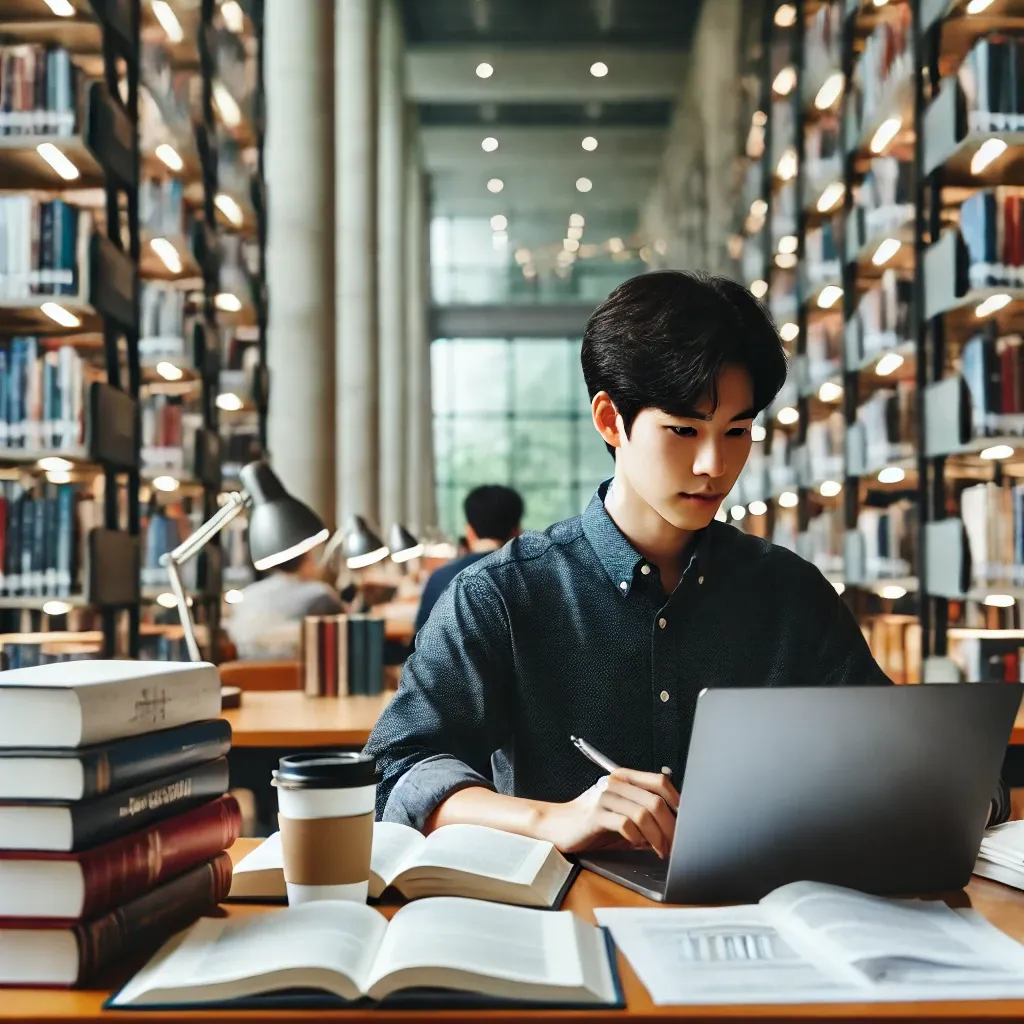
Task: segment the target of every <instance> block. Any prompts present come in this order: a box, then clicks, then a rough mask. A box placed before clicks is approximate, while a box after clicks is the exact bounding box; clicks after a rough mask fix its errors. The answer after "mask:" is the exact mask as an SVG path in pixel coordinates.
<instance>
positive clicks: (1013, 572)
mask: <svg viewBox="0 0 1024 1024" xmlns="http://www.w3.org/2000/svg"><path fill="white" fill-rule="evenodd" d="M960 518H961V520H962V521H963V524H964V532H965V533H966V534H967V545H968V550H969V551H970V557H971V571H970V577H971V579H972V580H973V581H974V582H975V583H976V584H981V585H986V584H989V585H991V584H995V585H999V584H1002V585H1005V586H1006V587H1008V588H1014V587H1021V586H1024V484H1019V483H1017V484H1011V485H1007V486H1000V485H998V484H995V483H992V482H991V481H990V482H986V483H981V484H975V485H973V486H971V487H965V488H964V489H963V491H961V493H960Z"/></svg>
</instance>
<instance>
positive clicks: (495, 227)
mask: <svg viewBox="0 0 1024 1024" xmlns="http://www.w3.org/2000/svg"><path fill="white" fill-rule="evenodd" d="M507 227H508V217H506V216H505V215H504V214H503V213H496V214H495V215H494V216H493V217H492V218H491V230H492V231H504V230H505V228H507Z"/></svg>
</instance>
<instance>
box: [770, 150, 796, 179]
mask: <svg viewBox="0 0 1024 1024" xmlns="http://www.w3.org/2000/svg"><path fill="white" fill-rule="evenodd" d="M775 173H776V174H778V176H779V177H780V178H781V179H782V180H783V181H791V180H792V179H793V178H795V177H796V150H795V149H793V147H792V146H790V147H789V149H787V150H786V151H785V152H784V153H783V154H782V156H780V157H779V163H778V166H777V167H776V168H775Z"/></svg>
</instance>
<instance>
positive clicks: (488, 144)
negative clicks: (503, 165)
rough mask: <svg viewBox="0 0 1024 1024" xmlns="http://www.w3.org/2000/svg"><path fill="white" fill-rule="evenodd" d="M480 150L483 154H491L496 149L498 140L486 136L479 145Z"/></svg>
mask: <svg viewBox="0 0 1024 1024" xmlns="http://www.w3.org/2000/svg"><path fill="white" fill-rule="evenodd" d="M480 148H481V149H482V150H483V151H484V152H485V153H493V152H494V151H495V150H496V149H497V148H498V140H497V139H496V138H495V137H494V136H493V135H488V136H487V138H486V139H484V140H483V142H481V143H480Z"/></svg>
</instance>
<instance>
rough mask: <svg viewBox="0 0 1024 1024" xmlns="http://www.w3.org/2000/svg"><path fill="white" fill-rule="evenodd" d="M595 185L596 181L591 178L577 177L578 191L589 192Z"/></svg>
mask: <svg viewBox="0 0 1024 1024" xmlns="http://www.w3.org/2000/svg"><path fill="white" fill-rule="evenodd" d="M593 187H594V183H593V182H592V181H591V180H590V179H589V178H577V179H576V191H577V192H589V191H590V190H591V189H592V188H593Z"/></svg>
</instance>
